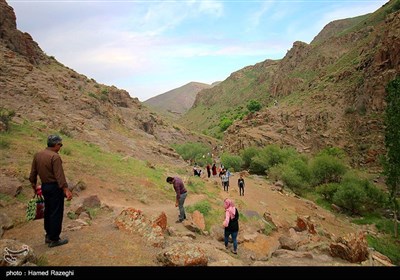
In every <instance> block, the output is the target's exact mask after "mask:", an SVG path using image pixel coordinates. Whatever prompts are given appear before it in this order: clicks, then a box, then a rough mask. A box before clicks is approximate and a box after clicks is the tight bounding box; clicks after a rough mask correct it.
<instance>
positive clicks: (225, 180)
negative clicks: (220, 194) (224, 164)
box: [221, 169, 229, 191]
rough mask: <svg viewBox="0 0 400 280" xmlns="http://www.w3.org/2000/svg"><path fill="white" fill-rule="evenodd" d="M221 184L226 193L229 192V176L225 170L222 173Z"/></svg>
mask: <svg viewBox="0 0 400 280" xmlns="http://www.w3.org/2000/svg"><path fill="white" fill-rule="evenodd" d="M221 182H222V186H223V187H224V191H228V188H229V176H228V175H227V174H226V171H225V169H224V170H222V171H221Z"/></svg>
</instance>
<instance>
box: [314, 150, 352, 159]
mask: <svg viewBox="0 0 400 280" xmlns="http://www.w3.org/2000/svg"><path fill="white" fill-rule="evenodd" d="M322 155H328V156H333V157H336V158H340V159H343V158H345V157H346V153H345V152H344V151H343V150H342V149H341V148H338V147H327V148H325V149H323V150H321V151H320V152H319V153H318V154H317V156H322Z"/></svg>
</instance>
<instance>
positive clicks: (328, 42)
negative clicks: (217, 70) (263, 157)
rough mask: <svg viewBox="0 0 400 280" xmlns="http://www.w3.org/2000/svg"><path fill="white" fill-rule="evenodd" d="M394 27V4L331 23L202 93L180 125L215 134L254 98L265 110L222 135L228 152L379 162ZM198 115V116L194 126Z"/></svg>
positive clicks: (394, 54)
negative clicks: (252, 149) (267, 148)
mask: <svg viewBox="0 0 400 280" xmlns="http://www.w3.org/2000/svg"><path fill="white" fill-rule="evenodd" d="M396 9H397V10H396ZM378 19H383V20H378ZM398 30H400V11H399V10H398V6H396V1H389V2H388V3H387V4H385V5H384V6H383V7H382V8H381V9H379V10H377V11H376V12H375V13H373V14H369V15H365V16H360V17H357V18H352V19H345V20H340V21H335V22H333V23H330V24H328V25H327V26H326V27H325V28H324V29H323V30H322V31H321V32H320V34H318V35H317V36H316V37H315V39H314V40H313V41H312V42H311V43H310V44H306V43H304V42H298V41H297V42H294V43H293V47H292V48H291V49H290V50H289V51H288V52H287V54H286V55H285V57H284V58H283V59H281V60H277V61H274V62H272V61H269V60H266V61H264V62H262V63H258V64H256V65H254V66H248V67H245V68H243V69H241V70H239V71H237V72H235V73H233V74H232V75H231V76H230V77H229V78H227V79H226V80H225V81H223V82H222V83H220V84H219V85H217V86H215V87H214V88H211V89H207V90H204V91H202V92H200V93H199V94H198V96H197V99H196V101H195V103H194V106H193V108H192V109H191V110H190V111H189V112H188V113H187V114H186V115H185V116H184V117H183V119H182V120H181V122H182V123H184V124H185V125H188V126H190V127H193V128H196V126H197V129H198V130H199V131H203V130H206V131H207V130H208V131H211V132H210V133H212V132H213V130H212V129H214V128H213V125H214V126H215V127H216V128H218V124H219V121H220V120H221V119H222V118H223V117H224V116H227V117H228V118H230V119H231V120H233V119H234V118H235V114H237V112H239V113H240V112H242V113H243V112H244V110H245V107H246V103H247V101H248V100H249V99H255V100H259V101H260V102H261V103H262V104H263V109H262V110H261V111H260V112H257V113H254V114H249V115H247V116H245V117H244V118H243V119H241V120H239V119H237V120H236V121H234V123H233V125H231V126H230V127H229V129H228V130H226V131H225V132H224V136H223V140H224V145H225V147H227V149H228V150H229V151H230V152H232V153H238V151H239V150H240V149H243V148H245V147H249V146H264V145H267V144H280V145H284V146H292V147H296V148H297V149H298V150H299V151H305V152H311V153H313V152H317V151H319V150H321V149H322V148H325V147H332V146H336V147H340V148H342V149H343V150H345V151H346V152H347V154H348V155H349V157H351V158H352V159H353V162H352V164H353V165H354V166H368V167H379V165H380V163H379V160H378V156H379V155H380V154H382V153H384V152H385V147H384V137H383V134H384V125H383V113H384V110H385V87H386V85H387V84H388V82H389V81H391V80H393V79H394V78H395V77H396V75H398V73H400V33H399V32H398ZM239 96H240V98H239ZM275 100H276V101H277V102H274V101H275ZM241 108H242V109H241ZM243 108H244V109H243ZM210 112H213V113H212V114H214V115H211V113H210ZM215 112H218V113H217V114H219V115H215ZM195 116H202V117H201V119H200V120H198V121H196V122H195V123H194V122H192V121H191V120H192V119H193V118H194V117H195ZM209 127H211V128H212V129H210V128H209Z"/></svg>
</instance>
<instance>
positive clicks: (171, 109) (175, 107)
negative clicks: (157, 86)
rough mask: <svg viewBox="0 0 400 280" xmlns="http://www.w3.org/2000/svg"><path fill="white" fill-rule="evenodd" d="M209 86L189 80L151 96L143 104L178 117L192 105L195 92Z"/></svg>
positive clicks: (173, 117) (172, 116)
mask: <svg viewBox="0 0 400 280" xmlns="http://www.w3.org/2000/svg"><path fill="white" fill-rule="evenodd" d="M210 87H212V85H209V84H205V83H200V82H189V83H187V84H185V85H183V86H180V87H178V88H175V89H172V90H169V91H167V92H164V93H162V94H159V95H156V96H154V97H151V98H149V99H147V100H145V101H144V102H143V104H145V105H147V106H149V107H151V108H153V109H154V110H156V112H159V113H161V114H164V115H166V116H168V117H170V118H172V119H178V118H180V117H181V115H183V114H184V113H186V112H187V111H188V110H189V109H190V108H191V107H192V105H193V103H194V100H195V99H196V95H197V93H198V92H199V91H201V90H203V89H206V88H210Z"/></svg>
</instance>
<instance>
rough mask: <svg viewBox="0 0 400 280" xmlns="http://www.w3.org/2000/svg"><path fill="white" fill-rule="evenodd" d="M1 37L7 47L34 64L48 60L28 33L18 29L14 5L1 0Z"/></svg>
mask: <svg viewBox="0 0 400 280" xmlns="http://www.w3.org/2000/svg"><path fill="white" fill-rule="evenodd" d="M0 11H1V13H0V38H1V40H2V41H3V42H4V43H5V45H6V46H7V48H9V49H10V50H12V51H14V52H16V53H19V54H21V55H22V56H24V57H25V58H26V59H27V60H28V61H29V62H30V63H32V64H35V65H37V64H40V63H45V62H46V61H48V58H47V57H46V55H44V53H43V51H42V50H41V49H40V48H39V46H38V44H37V43H36V42H35V41H33V39H32V37H31V36H30V35H29V34H28V33H22V32H21V31H19V30H17V24H16V17H15V13H14V10H13V8H12V7H10V6H8V5H7V3H6V1H5V0H0Z"/></svg>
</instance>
